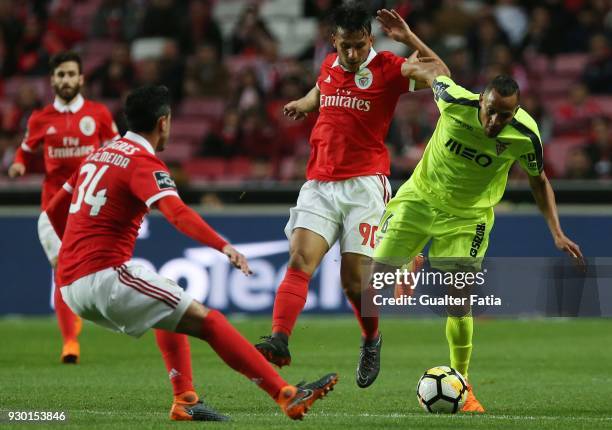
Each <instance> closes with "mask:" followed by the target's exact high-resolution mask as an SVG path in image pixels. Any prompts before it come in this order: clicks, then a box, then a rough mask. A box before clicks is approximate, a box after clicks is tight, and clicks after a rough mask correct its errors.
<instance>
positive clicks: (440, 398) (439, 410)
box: [417, 366, 467, 414]
mask: <svg viewBox="0 0 612 430" xmlns="http://www.w3.org/2000/svg"><path fill="white" fill-rule="evenodd" d="M466 397H467V383H466V382H465V378H464V377H463V376H461V374H460V373H459V372H457V371H456V370H455V369H452V368H450V367H448V366H437V367H432V368H431V369H429V370H427V371H426V372H425V373H424V374H423V376H421V379H419V383H418V384H417V399H418V400H419V404H420V405H421V407H422V408H423V409H424V410H425V411H427V412H431V413H434V414H454V413H457V411H459V410H461V408H462V407H463V404H464V403H465V399H466Z"/></svg>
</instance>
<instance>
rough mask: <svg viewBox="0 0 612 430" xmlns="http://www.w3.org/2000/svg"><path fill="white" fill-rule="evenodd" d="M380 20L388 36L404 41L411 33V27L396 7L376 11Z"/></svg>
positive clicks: (377, 19)
mask: <svg viewBox="0 0 612 430" xmlns="http://www.w3.org/2000/svg"><path fill="white" fill-rule="evenodd" d="M376 21H378V22H379V23H380V25H381V27H382V29H383V31H384V32H385V34H386V35H387V36H389V37H390V38H391V39H393V40H395V41H397V42H402V41H404V40H405V39H406V38H407V37H408V36H409V35H410V27H408V24H406V21H404V18H402V17H401V16H400V14H399V13H397V11H396V10H395V9H391V10H389V9H381V10H379V11H377V12H376Z"/></svg>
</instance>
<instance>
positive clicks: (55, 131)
mask: <svg viewBox="0 0 612 430" xmlns="http://www.w3.org/2000/svg"><path fill="white" fill-rule="evenodd" d="M116 136H117V127H116V126H115V123H114V122H113V117H112V115H111V113H110V112H109V111H108V109H107V108H106V106H104V105H103V104H101V103H96V102H92V101H90V100H85V99H84V98H83V96H81V95H80V94H79V95H78V96H77V97H76V98H75V99H74V100H73V101H72V102H71V103H70V104H69V105H65V104H62V103H60V102H59V100H58V99H57V98H56V99H55V102H54V103H53V104H50V105H47V106H45V107H44V108H43V109H40V110H37V111H34V112H33V113H32V115H31V116H30V118H29V119H28V128H27V130H26V135H25V137H24V139H23V142H22V143H21V147H20V148H19V149H18V150H17V154H16V156H15V162H19V163H23V164H25V165H26V169H27V163H28V157H27V156H26V155H25V154H24V153H29V152H33V151H35V150H36V148H37V147H38V146H39V145H41V144H42V145H43V154H44V159H45V173H46V174H45V179H44V182H43V189H42V199H41V203H42V208H43V210H44V209H45V208H46V207H47V204H48V203H49V201H50V200H51V198H52V197H53V195H54V194H55V193H56V192H57V191H58V190H59V189H60V188H61V186H62V185H63V184H64V182H66V181H67V180H68V178H70V176H71V175H72V173H73V172H74V171H75V170H76V169H77V167H79V165H80V164H81V162H82V161H83V159H84V158H85V157H86V156H87V155H89V154H91V153H92V152H94V151H95V150H96V149H98V148H99V147H100V146H101V145H102V144H103V143H104V142H106V141H109V140H112V139H113V138H115V137H116Z"/></svg>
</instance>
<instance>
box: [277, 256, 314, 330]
mask: <svg viewBox="0 0 612 430" xmlns="http://www.w3.org/2000/svg"><path fill="white" fill-rule="evenodd" d="M308 281H310V275H309V274H307V273H305V272H302V271H301V270H297V269H292V268H287V273H285V277H284V278H283V282H281V284H280V286H279V287H278V291H277V292H276V298H275V299H274V310H273V311H272V333H283V334H285V335H286V336H287V337H289V336H290V335H291V331H292V330H293V327H294V326H295V322H296V321H297V318H298V316H299V315H300V313H301V312H302V309H304V305H305V304H306V297H307V296H308Z"/></svg>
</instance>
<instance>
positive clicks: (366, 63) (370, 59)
mask: <svg viewBox="0 0 612 430" xmlns="http://www.w3.org/2000/svg"><path fill="white" fill-rule="evenodd" d="M374 57H376V51H375V50H374V48H370V53H369V54H368V58H366V60H365V61H364V62H363V63H361V64H360V65H359V69H358V70H361V69H365V68H366V67H367V66H368V64H370V62H371V61H372V60H373V59H374ZM339 58H340V57H339V56H336V59H335V60H334V64H332V68H333V67H336V66H340V67H342V70H344V71H345V72H349V71H350V70H347V69H346V68H345V67H344V66H343V65H342V64H340V60H339Z"/></svg>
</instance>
